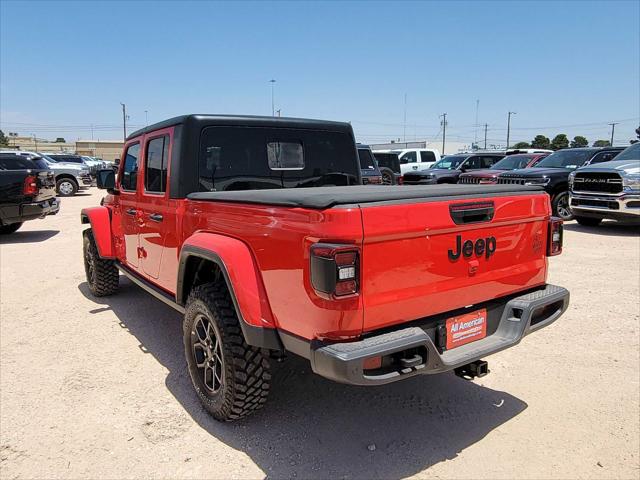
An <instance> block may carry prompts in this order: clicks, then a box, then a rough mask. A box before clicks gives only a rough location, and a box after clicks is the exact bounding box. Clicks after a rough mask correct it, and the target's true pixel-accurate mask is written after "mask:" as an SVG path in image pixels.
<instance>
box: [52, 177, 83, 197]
mask: <svg viewBox="0 0 640 480" xmlns="http://www.w3.org/2000/svg"><path fill="white" fill-rule="evenodd" d="M78 188H80V187H79V186H78V184H77V183H76V182H75V180H71V179H70V178H67V177H63V178H59V179H58V180H57V181H56V193H57V194H58V195H59V196H61V197H73V196H74V195H75V194H76V193H77V192H78Z"/></svg>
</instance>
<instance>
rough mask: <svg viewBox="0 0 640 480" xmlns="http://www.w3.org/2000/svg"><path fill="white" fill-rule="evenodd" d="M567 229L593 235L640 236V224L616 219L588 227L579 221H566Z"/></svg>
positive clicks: (565, 226)
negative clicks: (616, 220)
mask: <svg viewBox="0 0 640 480" xmlns="http://www.w3.org/2000/svg"><path fill="white" fill-rule="evenodd" d="M564 228H565V230H570V231H572V232H583V233H588V234H593V235H605V236H608V237H638V236H640V224H624V223H618V222H614V221H607V220H605V221H603V222H602V223H601V224H600V225H598V226H597V227H586V226H584V225H580V224H579V223H576V222H572V223H565V224H564Z"/></svg>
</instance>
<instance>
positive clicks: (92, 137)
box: [91, 123, 93, 140]
mask: <svg viewBox="0 0 640 480" xmlns="http://www.w3.org/2000/svg"><path fill="white" fill-rule="evenodd" d="M91 140H93V123H92V124H91Z"/></svg>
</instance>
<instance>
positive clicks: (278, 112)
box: [276, 109, 280, 117]
mask: <svg viewBox="0 0 640 480" xmlns="http://www.w3.org/2000/svg"><path fill="white" fill-rule="evenodd" d="M276 113H277V114H278V117H279V116H280V109H278V110H276Z"/></svg>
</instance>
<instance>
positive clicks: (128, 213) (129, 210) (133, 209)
mask: <svg viewBox="0 0 640 480" xmlns="http://www.w3.org/2000/svg"><path fill="white" fill-rule="evenodd" d="M136 213H137V210H136V209H135V208H130V209H128V210H127V215H131V216H135V214H136Z"/></svg>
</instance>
